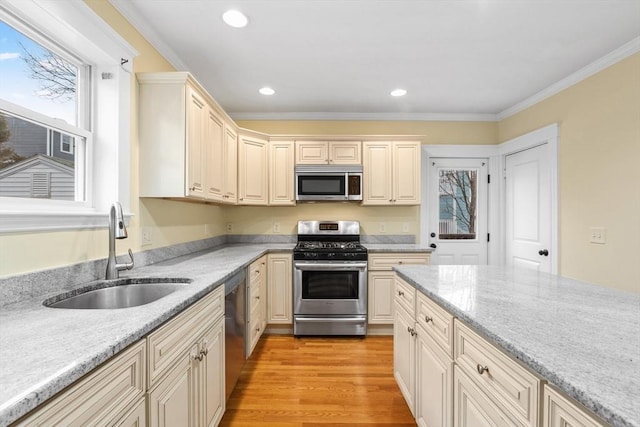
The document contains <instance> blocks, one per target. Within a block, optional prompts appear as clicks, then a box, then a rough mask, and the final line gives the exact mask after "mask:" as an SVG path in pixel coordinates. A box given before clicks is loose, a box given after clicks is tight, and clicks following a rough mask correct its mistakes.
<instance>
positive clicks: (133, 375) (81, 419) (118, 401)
mask: <svg viewBox="0 0 640 427" xmlns="http://www.w3.org/2000/svg"><path fill="white" fill-rule="evenodd" d="M145 367H146V347H145V342H144V340H143V341H139V342H138V343H136V344H134V345H133V346H131V347H129V348H128V349H127V350H125V351H124V352H122V353H120V354H118V355H117V356H115V357H114V358H112V359H111V360H109V361H108V362H107V363H105V364H104V365H102V366H100V367H99V368H97V369H96V370H95V371H93V372H91V373H89V374H88V375H87V376H86V377H85V378H83V379H81V380H80V381H79V382H78V383H76V384H74V385H73V386H71V387H69V388H67V389H65V390H64V391H63V392H62V393H61V394H59V395H58V396H57V397H55V398H53V400H51V401H49V403H46V404H45V405H43V406H42V407H40V408H38V409H37V410H36V411H35V412H34V413H33V414H32V415H30V416H27V417H26V418H24V419H22V420H21V421H18V422H17V423H15V424H14V425H15V426H42V425H60V426H77V427H84V426H102V425H127V423H128V422H129V421H132V423H131V424H129V425H135V424H133V420H134V418H135V415H132V412H136V409H137V410H138V411H139V409H140V408H139V406H140V404H141V402H142V405H143V406H144V390H145V375H146V369H145ZM138 413H139V412H138ZM142 417H143V419H144V415H142Z"/></svg>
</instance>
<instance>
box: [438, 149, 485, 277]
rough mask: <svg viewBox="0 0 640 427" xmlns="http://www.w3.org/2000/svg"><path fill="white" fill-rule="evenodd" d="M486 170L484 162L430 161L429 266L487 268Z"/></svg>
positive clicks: (464, 160)
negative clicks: (447, 265)
mask: <svg viewBox="0 0 640 427" xmlns="http://www.w3.org/2000/svg"><path fill="white" fill-rule="evenodd" d="M487 168H488V160H487V159H445V158H432V159H431V160H430V163H429V182H428V185H429V209H430V211H429V218H430V219H429V230H427V234H428V236H429V242H430V245H431V247H432V248H435V250H434V252H433V253H432V255H431V263H432V264H440V265H446V264H449V265H451V264H472V265H481V264H487V244H488V237H489V236H488V234H487V192H488V185H487V182H488V178H487Z"/></svg>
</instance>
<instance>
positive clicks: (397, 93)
mask: <svg viewBox="0 0 640 427" xmlns="http://www.w3.org/2000/svg"><path fill="white" fill-rule="evenodd" d="M406 94H407V91H406V90H404V89H394V90H392V91H391V96H405V95H406Z"/></svg>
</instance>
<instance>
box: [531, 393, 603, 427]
mask: <svg viewBox="0 0 640 427" xmlns="http://www.w3.org/2000/svg"><path fill="white" fill-rule="evenodd" d="M543 420H544V421H543V424H542V426H543V427H602V426H603V424H601V423H600V422H598V421H596V420H595V419H594V418H592V417H591V416H590V415H589V414H587V413H586V412H584V411H583V410H582V409H580V408H579V407H578V406H577V405H575V404H573V403H572V402H571V401H570V400H568V399H566V398H565V397H563V396H562V395H560V394H559V393H558V392H556V391H555V390H553V389H551V388H550V387H549V386H545V387H544V418H543Z"/></svg>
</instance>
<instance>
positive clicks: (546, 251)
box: [538, 249, 549, 256]
mask: <svg viewBox="0 0 640 427" xmlns="http://www.w3.org/2000/svg"><path fill="white" fill-rule="evenodd" d="M538 255H541V256H549V251H548V250H546V249H541V250H539V251H538Z"/></svg>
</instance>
